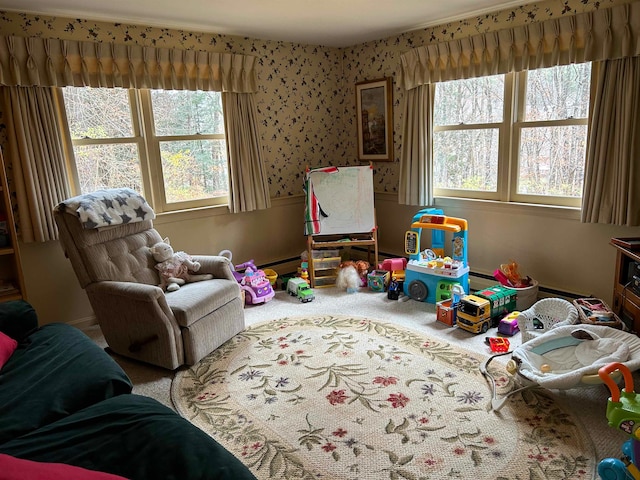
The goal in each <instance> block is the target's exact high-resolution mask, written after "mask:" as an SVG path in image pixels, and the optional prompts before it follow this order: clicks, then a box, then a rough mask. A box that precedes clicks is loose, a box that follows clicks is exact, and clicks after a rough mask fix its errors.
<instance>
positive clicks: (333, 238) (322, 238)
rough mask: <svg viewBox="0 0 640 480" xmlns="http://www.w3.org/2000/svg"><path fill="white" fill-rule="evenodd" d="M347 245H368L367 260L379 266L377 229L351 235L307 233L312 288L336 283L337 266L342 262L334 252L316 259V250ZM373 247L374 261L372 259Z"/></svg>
mask: <svg viewBox="0 0 640 480" xmlns="http://www.w3.org/2000/svg"><path fill="white" fill-rule="evenodd" d="M345 247H367V261H368V262H369V264H371V266H372V267H373V268H374V269H375V268H378V237H377V230H375V229H374V230H373V231H372V232H370V233H357V234H356V233H354V234H349V235H307V262H308V265H309V283H310V284H311V287H312V288H317V287H330V286H333V285H335V283H336V278H337V275H338V269H337V266H338V265H339V264H340V256H339V255H338V256H335V255H333V254H332V255H331V256H329V257H323V258H315V259H314V258H313V257H314V255H313V252H314V250H326V249H331V250H333V249H338V248H345ZM372 248H373V262H372V261H371V260H372V259H371V253H372V252H371V250H372ZM336 262H337V263H336Z"/></svg>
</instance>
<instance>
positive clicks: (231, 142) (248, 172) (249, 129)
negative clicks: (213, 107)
mask: <svg viewBox="0 0 640 480" xmlns="http://www.w3.org/2000/svg"><path fill="white" fill-rule="evenodd" d="M222 107H223V110H224V118H225V133H226V139H227V151H228V156H229V197H230V198H229V210H230V211H231V212H232V213H234V212H249V211H252V210H260V209H265V208H269V207H270V206H271V199H270V197H269V185H268V183H267V176H266V172H265V169H264V162H263V159H262V144H261V141H260V135H258V131H257V129H256V128H255V127H256V125H257V124H258V112H257V109H256V106H255V101H254V98H253V95H249V94H246V93H223V94H222Z"/></svg>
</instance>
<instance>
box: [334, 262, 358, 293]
mask: <svg viewBox="0 0 640 480" xmlns="http://www.w3.org/2000/svg"><path fill="white" fill-rule="evenodd" d="M361 285H362V279H361V278H360V275H358V271H357V270H356V267H354V266H353V265H347V266H345V267H342V268H340V270H338V277H337V278H336V287H338V288H346V289H347V293H355V292H357V291H358V287H360V286H361Z"/></svg>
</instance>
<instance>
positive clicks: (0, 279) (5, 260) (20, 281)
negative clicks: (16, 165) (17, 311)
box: [0, 152, 26, 302]
mask: <svg viewBox="0 0 640 480" xmlns="http://www.w3.org/2000/svg"><path fill="white" fill-rule="evenodd" d="M15 225H16V224H15V219H14V216H13V209H12V208H11V195H10V193H9V185H8V182H7V170H6V169H5V164H4V159H3V158H2V152H0V302H6V301H9V300H20V299H26V293H25V288H24V277H23V275H22V262H21V260H20V250H19V248H18V235H17V233H16V226H15Z"/></svg>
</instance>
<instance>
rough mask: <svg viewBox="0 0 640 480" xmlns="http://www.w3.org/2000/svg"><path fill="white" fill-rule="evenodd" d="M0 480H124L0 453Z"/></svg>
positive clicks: (59, 464) (101, 473)
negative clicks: (0, 479)
mask: <svg viewBox="0 0 640 480" xmlns="http://www.w3.org/2000/svg"><path fill="white" fill-rule="evenodd" d="M0 472H2V474H0V477H1V478H2V480H25V479H28V480H126V479H125V478H124V477H119V476H117V475H111V474H110V473H103V472H95V471H92V470H87V469H85V468H79V467H74V466H71V465H65V464H64V463H41V462H32V461H30V460H23V459H21V458H14V457H12V456H10V455H3V454H1V453H0Z"/></svg>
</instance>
